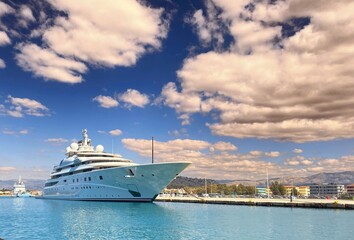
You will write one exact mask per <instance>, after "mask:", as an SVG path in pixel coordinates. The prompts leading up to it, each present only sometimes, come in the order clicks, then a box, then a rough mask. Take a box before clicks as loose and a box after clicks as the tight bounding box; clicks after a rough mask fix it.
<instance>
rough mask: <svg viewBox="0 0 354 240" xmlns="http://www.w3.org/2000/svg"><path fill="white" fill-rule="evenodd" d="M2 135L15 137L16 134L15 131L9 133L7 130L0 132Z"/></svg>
mask: <svg viewBox="0 0 354 240" xmlns="http://www.w3.org/2000/svg"><path fill="white" fill-rule="evenodd" d="M2 133H3V134H6V135H15V134H16V132H15V131H11V130H8V129H5V130H2Z"/></svg>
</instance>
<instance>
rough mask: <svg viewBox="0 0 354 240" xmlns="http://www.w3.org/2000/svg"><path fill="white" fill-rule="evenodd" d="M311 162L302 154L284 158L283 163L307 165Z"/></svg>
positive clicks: (311, 162)
mask: <svg viewBox="0 0 354 240" xmlns="http://www.w3.org/2000/svg"><path fill="white" fill-rule="evenodd" d="M313 163H314V162H313V161H311V160H309V159H306V158H305V157H303V156H296V157H292V158H289V159H286V160H285V165H290V166H300V165H301V166H307V165H312V164H313Z"/></svg>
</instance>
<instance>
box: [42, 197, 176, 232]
mask: <svg viewBox="0 0 354 240" xmlns="http://www.w3.org/2000/svg"><path fill="white" fill-rule="evenodd" d="M48 206H50V209H51V210H50V211H52V213H54V212H55V214H53V215H55V216H56V217H55V218H52V219H51V224H52V225H54V224H55V225H56V226H57V230H58V231H59V232H61V234H62V235H63V236H65V238H66V239H83V238H91V239H93V238H96V237H97V238H99V239H111V237H112V236H116V237H119V238H124V239H132V238H134V239H136V236H140V237H141V238H147V239H152V238H154V237H156V238H160V237H161V236H160V234H161V232H160V231H161V230H162V231H163V232H164V235H165V237H169V239H183V236H182V235H180V234H181V231H173V230H172V229H173V228H171V226H174V225H178V224H180V225H181V222H179V217H178V212H176V209H173V208H169V207H166V206H162V205H159V204H154V203H105V202H69V201H48ZM176 214H177V216H176ZM167 229H171V231H166V230H167ZM168 235H173V236H168ZM105 236H106V237H105Z"/></svg>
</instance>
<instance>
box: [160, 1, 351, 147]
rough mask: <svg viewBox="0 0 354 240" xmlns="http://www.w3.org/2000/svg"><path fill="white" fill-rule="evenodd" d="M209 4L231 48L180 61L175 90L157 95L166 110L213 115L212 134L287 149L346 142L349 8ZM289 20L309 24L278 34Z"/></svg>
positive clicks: (339, 4) (170, 87) (321, 4)
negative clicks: (339, 140) (216, 9)
mask: <svg viewBox="0 0 354 240" xmlns="http://www.w3.org/2000/svg"><path fill="white" fill-rule="evenodd" d="M213 2H214V4H215V5H216V6H217V7H219V8H220V9H221V13H220V14H219V16H218V18H221V19H223V21H224V23H225V24H226V25H225V26H229V29H228V30H229V33H230V34H231V36H232V38H233V40H234V41H231V42H230V44H229V49H227V51H220V50H218V51H215V50H214V51H209V52H207V53H201V54H199V55H196V56H193V57H189V58H187V59H185V61H184V63H183V66H182V68H181V69H180V70H179V71H178V72H177V75H178V78H179V80H180V82H181V89H180V90H178V88H177V86H176V85H175V84H174V83H168V84H166V85H165V87H164V88H163V90H162V93H161V96H162V97H163V98H164V101H163V103H164V104H165V105H166V106H169V107H171V108H174V109H175V110H176V112H177V113H178V114H179V115H180V116H181V115H183V114H187V115H186V116H188V117H191V115H192V114H193V113H204V114H205V113H211V114H213V113H214V112H215V111H216V112H218V113H219V118H218V119H216V122H213V123H209V124H207V126H208V127H209V128H210V129H211V130H212V132H213V134H216V135H223V136H232V137H236V138H252V137H256V138H262V139H275V140H280V141H293V142H309V141H325V140H332V139H337V138H353V137H354V112H353V111H352V106H353V103H354V97H353V94H352V91H351V90H350V89H352V88H353V87H354V81H353V79H354V71H353V70H352V66H353V64H354V60H353V59H354V48H353V44H352V39H354V32H353V29H354V28H353V27H354V19H353V18H352V17H350V16H351V15H352V12H353V10H354V2H352V1H346V0H342V1H336V2H331V3H328V2H327V1H318V2H315V1H312V2H311V3H310V4H309V1H307V0H298V1H276V2H272V3H271V4H269V3H268V2H266V1H256V2H254V1H253V2H252V4H253V7H254V9H255V10H254V12H252V11H250V10H249V8H247V7H245V6H247V5H248V4H249V3H250V1H247V0H244V1H226V0H214V1H213ZM308 5H309V6H308ZM338 12H340V13H341V14H340V16H337V15H338V14H337V13H338ZM294 17H295V18H296V17H302V18H308V22H309V23H308V25H306V26H297V27H293V29H292V30H293V31H294V32H295V34H294V35H291V34H290V35H289V36H287V35H282V25H281V24H283V26H284V24H285V25H286V24H287V25H288V26H287V28H291V27H292V26H293V25H294V24H292V22H291V21H292V18H294ZM227 23H229V24H228V25H227ZM280 23H281V24H280ZM338 23H341V28H340V29H341V30H340V31H338ZM206 25H207V23H206ZM328 56H331V57H330V58H329V57H328ZM192 99H193V100H192ZM185 119H186V118H184V119H183V121H185ZM183 124H185V122H184V123H183Z"/></svg>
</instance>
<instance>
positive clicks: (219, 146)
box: [213, 142, 237, 151]
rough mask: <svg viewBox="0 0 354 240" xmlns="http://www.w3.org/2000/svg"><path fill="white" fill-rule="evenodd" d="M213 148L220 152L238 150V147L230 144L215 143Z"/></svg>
mask: <svg viewBox="0 0 354 240" xmlns="http://www.w3.org/2000/svg"><path fill="white" fill-rule="evenodd" d="M213 148H214V149H215V150H218V151H235V150H237V147H236V146H235V145H233V144H232V143H229V142H217V143H214V144H213Z"/></svg>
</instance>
